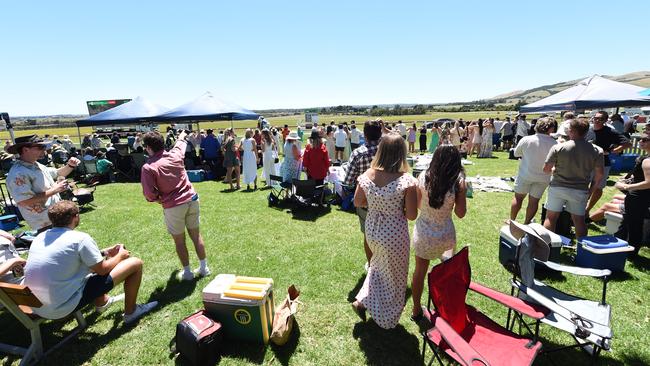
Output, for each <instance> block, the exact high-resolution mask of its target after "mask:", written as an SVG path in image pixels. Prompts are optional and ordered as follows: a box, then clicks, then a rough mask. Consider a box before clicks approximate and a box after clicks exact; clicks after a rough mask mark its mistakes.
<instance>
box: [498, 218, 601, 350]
mask: <svg viewBox="0 0 650 366" xmlns="http://www.w3.org/2000/svg"><path fill="white" fill-rule="evenodd" d="M538 230H539V229H538ZM539 231H541V230H539ZM510 232H511V233H512V235H513V236H514V237H515V238H516V239H519V246H518V247H517V254H516V258H517V259H516V261H515V263H516V268H515V271H514V273H513V277H512V281H511V282H512V291H511V294H513V295H515V294H516V295H517V296H518V297H520V298H524V299H525V300H527V301H528V302H530V303H536V304H540V305H542V306H544V307H545V308H547V309H548V310H549V312H548V314H547V315H546V316H545V317H544V318H542V320H541V321H542V323H544V324H548V325H550V326H552V327H555V328H557V329H560V330H562V331H564V332H567V333H569V334H571V335H572V336H573V338H574V339H575V341H576V344H575V345H571V346H566V347H560V348H556V349H552V350H548V351H546V353H548V352H555V351H559V350H563V349H566V348H572V347H581V348H582V349H583V350H585V351H586V352H587V353H588V354H589V355H591V356H592V363H594V362H595V361H596V360H597V358H598V355H599V354H600V352H601V350H607V351H608V350H610V348H611V340H612V329H611V326H610V319H611V310H612V309H611V306H610V305H609V304H607V302H606V299H605V297H606V294H607V280H608V277H609V276H610V275H611V271H609V270H607V269H593V268H582V267H573V266H567V265H562V264H558V263H554V262H551V261H549V260H548V253H549V249H548V245H549V243H550V237H549V236H547V235H546V233H544V232H538V231H536V229H535V228H533V227H531V226H528V225H522V224H519V223H517V222H515V221H511V222H510ZM536 264H537V265H538V267H537V268H540V267H541V268H547V269H550V270H553V271H556V272H566V273H571V274H574V275H578V276H589V277H594V278H598V279H601V280H602V281H603V287H602V293H601V300H600V301H593V300H588V299H584V298H582V297H578V296H574V295H570V294H567V293H564V292H562V291H560V290H557V289H555V288H553V287H551V286H548V285H547V284H545V283H543V282H541V281H539V280H536V279H535V278H534V276H535V268H536V266H535V265H536ZM514 311H515V312H517V311H516V310H514ZM511 315H512V314H511V311H509V312H508V323H506V327H509V328H512V326H513V325H514V318H513V321H512V322H510V319H511ZM515 316H516V314H515Z"/></svg>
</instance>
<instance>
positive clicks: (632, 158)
mask: <svg viewBox="0 0 650 366" xmlns="http://www.w3.org/2000/svg"><path fill="white" fill-rule="evenodd" d="M638 157H639V155H638V154H620V155H619V154H610V155H609V162H610V164H611V166H612V167H611V171H612V172H615V173H618V172H629V171H631V170H632V169H634V164H635V163H636V159H637V158H638Z"/></svg>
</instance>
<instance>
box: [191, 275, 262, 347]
mask: <svg viewBox="0 0 650 366" xmlns="http://www.w3.org/2000/svg"><path fill="white" fill-rule="evenodd" d="M203 305H204V306H205V309H206V310H207V311H208V313H209V314H210V315H211V316H212V317H213V318H214V319H215V320H217V321H219V322H220V323H221V325H222V326H223V330H224V333H225V335H226V337H228V338H230V339H239V340H244V341H251V342H258V343H264V344H267V343H268V342H269V337H270V335H271V329H272V328H273V313H274V308H273V280H272V279H270V278H260V277H244V276H235V275H233V274H220V275H217V277H216V278H215V279H214V280H212V281H211V282H210V283H209V284H208V285H207V286H206V287H205V288H204V289H203Z"/></svg>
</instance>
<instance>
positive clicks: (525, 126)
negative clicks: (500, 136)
mask: <svg viewBox="0 0 650 366" xmlns="http://www.w3.org/2000/svg"><path fill="white" fill-rule="evenodd" d="M529 129H530V124H529V123H528V122H526V115H525V114H520V115H519V116H517V132H516V133H515V136H516V138H517V143H519V141H520V140H521V139H522V138H524V137H526V136H528V130H529Z"/></svg>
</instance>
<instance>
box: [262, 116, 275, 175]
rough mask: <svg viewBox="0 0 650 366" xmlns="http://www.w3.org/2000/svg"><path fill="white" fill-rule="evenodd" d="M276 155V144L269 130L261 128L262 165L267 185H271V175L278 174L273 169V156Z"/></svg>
mask: <svg viewBox="0 0 650 366" xmlns="http://www.w3.org/2000/svg"><path fill="white" fill-rule="evenodd" d="M277 156H278V146H277V145H276V144H275V141H274V140H273V137H272V136H271V132H269V130H268V129H266V128H265V129H263V130H262V165H263V169H264V180H265V181H266V186H267V187H270V186H271V175H278V172H277V170H276V169H275V158H276V157H277Z"/></svg>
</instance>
